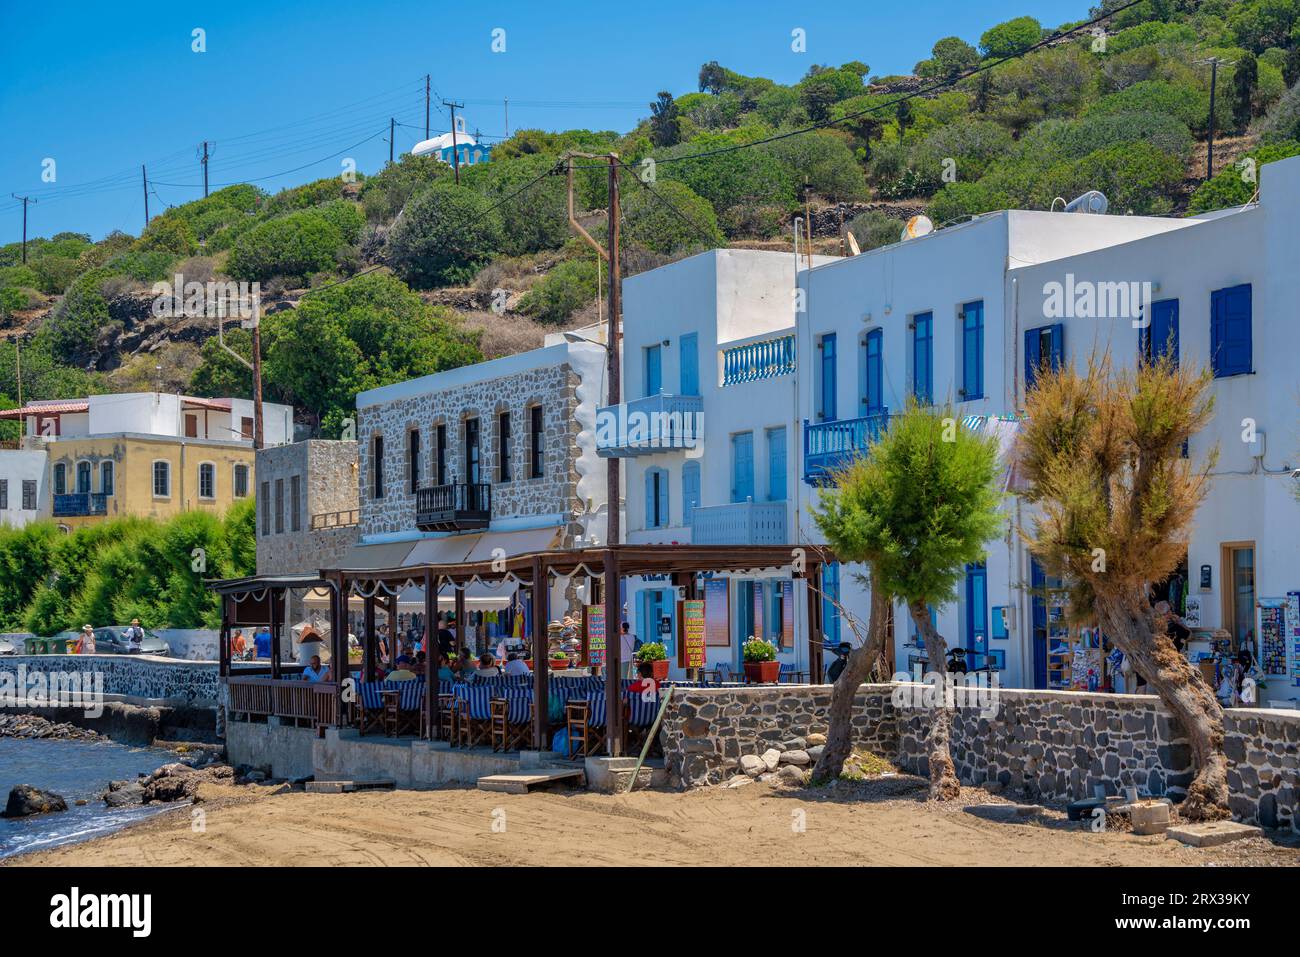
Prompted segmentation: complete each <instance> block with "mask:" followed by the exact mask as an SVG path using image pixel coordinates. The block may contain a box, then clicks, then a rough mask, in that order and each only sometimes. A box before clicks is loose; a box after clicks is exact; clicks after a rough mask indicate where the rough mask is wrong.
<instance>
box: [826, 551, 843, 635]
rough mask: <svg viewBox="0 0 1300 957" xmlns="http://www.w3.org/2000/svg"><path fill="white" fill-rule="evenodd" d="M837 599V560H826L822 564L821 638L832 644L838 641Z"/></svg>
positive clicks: (838, 618) (838, 612) (838, 592)
mask: <svg viewBox="0 0 1300 957" xmlns="http://www.w3.org/2000/svg"><path fill="white" fill-rule="evenodd" d="M839 601H840V566H839V562H827V563H826V564H825V565H823V566H822V639H823V640H824V641H825V642H826V644H828V645H832V646H833V645H838V644H839V643H840V606H839Z"/></svg>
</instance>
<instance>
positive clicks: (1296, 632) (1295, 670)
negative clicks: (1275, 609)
mask: <svg viewBox="0 0 1300 957" xmlns="http://www.w3.org/2000/svg"><path fill="white" fill-rule="evenodd" d="M1286 634H1287V641H1288V642H1289V643H1290V645H1291V683H1292V684H1294V685H1295V686H1296V687H1297V688H1300V591H1289V592H1287V593H1286Z"/></svg>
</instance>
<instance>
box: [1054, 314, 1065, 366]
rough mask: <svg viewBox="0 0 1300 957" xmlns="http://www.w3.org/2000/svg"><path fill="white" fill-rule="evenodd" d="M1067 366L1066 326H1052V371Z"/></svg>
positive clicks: (1058, 324)
mask: <svg viewBox="0 0 1300 957" xmlns="http://www.w3.org/2000/svg"><path fill="white" fill-rule="evenodd" d="M1064 364H1065V326H1064V325H1062V324H1061V323H1059V322H1058V323H1056V325H1054V326H1052V370H1053V371H1055V370H1057V369H1059V368H1061V366H1062V365H1064Z"/></svg>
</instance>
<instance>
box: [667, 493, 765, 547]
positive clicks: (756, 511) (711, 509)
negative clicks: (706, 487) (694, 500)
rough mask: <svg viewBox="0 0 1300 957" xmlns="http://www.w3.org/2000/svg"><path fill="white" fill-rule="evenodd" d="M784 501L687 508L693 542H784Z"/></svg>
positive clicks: (719, 543)
mask: <svg viewBox="0 0 1300 957" xmlns="http://www.w3.org/2000/svg"><path fill="white" fill-rule="evenodd" d="M788 541H789V539H787V538H786V533H785V502H733V503H732V504H730V505H697V506H695V508H694V509H693V510H692V511H691V544H693V545H784V544H786V543H787V542H788Z"/></svg>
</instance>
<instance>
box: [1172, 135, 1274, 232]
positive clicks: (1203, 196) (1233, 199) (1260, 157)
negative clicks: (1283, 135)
mask: <svg viewBox="0 0 1300 957" xmlns="http://www.w3.org/2000/svg"><path fill="white" fill-rule="evenodd" d="M1297 155H1300V143H1297V142H1294V141H1281V142H1274V143H1267V144H1265V145H1263V146H1260V147H1257V148H1256V149H1253V150H1251V151H1250V152H1249V153H1246V154H1245V155H1244V156H1242V157H1240V158H1239V159H1238V161H1237V163H1234V164H1233V165H1231V166H1225V167H1224V168H1223V169H1221V170H1219V172H1218V173H1216V174H1215V175H1214V177H1213V178H1212V179H1210V180H1209V181H1208V182H1205V183H1202V184H1201V185H1200V186H1198V187H1197V188H1196V192H1195V193H1193V194H1192V199H1191V202H1190V203H1189V204H1188V208H1187V213H1188V215H1189V216H1195V215H1197V214H1199V213H1208V212H1210V211H1212V210H1215V209H1226V208H1227V207H1229V206H1241V205H1244V204H1245V203H1247V202H1249V201H1250V198H1251V197H1252V196H1254V195H1255V190H1257V189H1258V188H1259V178H1260V175H1261V174H1260V170H1259V167H1261V166H1263V165H1264V164H1265V163H1272V162H1275V161H1277V160H1280V159H1286V158H1287V157H1289V156H1297ZM1246 159H1250V160H1253V161H1254V167H1253V168H1250V167H1246V166H1245V165H1244V163H1243V161H1244V160H1246ZM1247 169H1251V171H1252V173H1253V176H1247V175H1243V174H1244V173H1245V171H1246V170H1247Z"/></svg>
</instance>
